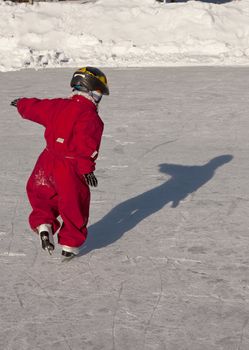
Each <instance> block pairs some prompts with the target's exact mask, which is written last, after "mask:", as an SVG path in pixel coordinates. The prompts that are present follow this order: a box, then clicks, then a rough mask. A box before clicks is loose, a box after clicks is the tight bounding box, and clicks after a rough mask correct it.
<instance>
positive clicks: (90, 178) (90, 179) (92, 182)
mask: <svg viewBox="0 0 249 350" xmlns="http://www.w3.org/2000/svg"><path fill="white" fill-rule="evenodd" d="M84 177H85V179H86V182H87V184H88V185H89V186H92V187H97V186H98V180H97V178H96V176H95V175H94V173H90V174H85V175H84Z"/></svg>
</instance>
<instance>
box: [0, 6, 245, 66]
mask: <svg viewBox="0 0 249 350" xmlns="http://www.w3.org/2000/svg"><path fill="white" fill-rule="evenodd" d="M248 63H249V0H243V1H232V2H228V3H225V4H222V5H218V4H213V3H204V2H199V1H188V2H182V3H168V4H163V3H158V2H156V1H154V0H129V1H127V0H98V1H95V2H94V1H91V2H85V3H83V2H82V3H80V2H51V3H48V2H47V3H46V2H40V3H35V4H34V5H30V4H14V3H11V2H4V1H2V0H0V71H9V70H17V69H21V68H26V67H32V68H39V67H44V66H47V67H60V66H81V65H85V64H92V65H99V66H109V67H128V66H130V67H131V66H169V65H171V66H172V65H234V64H239V65H243V64H244V65H245V64H246V65H247V64H248Z"/></svg>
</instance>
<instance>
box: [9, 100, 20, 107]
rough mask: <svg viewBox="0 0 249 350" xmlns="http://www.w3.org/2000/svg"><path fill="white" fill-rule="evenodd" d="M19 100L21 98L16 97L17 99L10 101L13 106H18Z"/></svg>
mask: <svg viewBox="0 0 249 350" xmlns="http://www.w3.org/2000/svg"><path fill="white" fill-rule="evenodd" d="M19 100H20V98H16V99H15V100H13V101H11V102H10V105H11V106H13V107H17V103H18V101H19Z"/></svg>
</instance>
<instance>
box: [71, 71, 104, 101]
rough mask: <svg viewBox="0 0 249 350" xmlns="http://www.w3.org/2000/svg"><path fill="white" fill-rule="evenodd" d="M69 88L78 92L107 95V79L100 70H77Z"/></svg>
mask: <svg viewBox="0 0 249 350" xmlns="http://www.w3.org/2000/svg"><path fill="white" fill-rule="evenodd" d="M71 87H72V88H74V89H75V90H80V91H86V92H88V91H100V92H101V94H103V95H109V88H108V85H107V79H106V76H105V74H104V73H103V72H101V70H100V69H98V68H94V67H82V68H79V69H78V70H77V71H76V72H75V73H74V74H73V77H72V80H71Z"/></svg>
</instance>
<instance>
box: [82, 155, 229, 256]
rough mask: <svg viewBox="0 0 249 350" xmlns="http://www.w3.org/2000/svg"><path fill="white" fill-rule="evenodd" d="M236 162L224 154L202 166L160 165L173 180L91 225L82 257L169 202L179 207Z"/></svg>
mask: <svg viewBox="0 0 249 350" xmlns="http://www.w3.org/2000/svg"><path fill="white" fill-rule="evenodd" d="M232 159H233V156H231V155H222V156H218V157H215V158H213V159H211V160H210V161H209V162H208V163H206V164H205V165H201V166H198V165H193V166H186V165H178V164H167V163H166V164H160V165H159V170H160V172H161V173H163V174H167V175H170V176H171V178H170V179H169V180H167V181H166V182H164V183H163V184H162V185H159V186H157V187H155V188H153V189H151V190H149V191H147V192H144V193H142V194H140V195H138V196H136V197H133V198H131V199H128V200H126V201H124V202H122V203H120V204H118V205H117V206H116V207H114V208H113V209H112V210H111V211H110V212H109V213H107V214H106V215H105V216H104V217H103V218H102V219H101V220H99V221H98V222H96V223H95V224H93V225H91V226H90V227H89V234H88V238H87V241H86V246H85V247H84V249H83V251H82V255H83V254H84V255H85V254H86V253H88V252H90V251H92V250H95V249H99V248H102V247H105V246H107V245H109V244H112V243H113V242H115V241H117V240H118V239H119V238H120V237H122V235H123V234H124V233H125V232H127V231H129V230H131V229H132V228H133V227H135V226H136V225H137V224H138V223H139V222H140V221H142V220H143V219H145V218H147V217H148V216H150V215H152V214H153V213H155V212H157V211H158V210H160V209H162V208H163V207H164V206H165V205H166V204H168V203H170V204H171V207H172V208H176V207H177V206H178V205H179V204H180V202H181V201H182V200H184V199H185V198H186V197H187V196H188V195H190V194H191V193H193V192H195V191H197V190H198V189H199V188H200V187H201V186H203V185H204V184H205V183H207V182H208V181H209V180H211V179H212V177H213V176H214V174H215V171H216V169H218V168H219V167H220V166H222V165H224V164H226V163H228V162H230V161H231V160H232Z"/></svg>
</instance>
